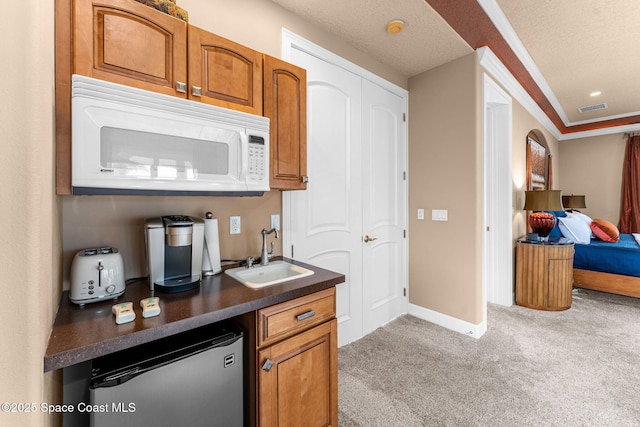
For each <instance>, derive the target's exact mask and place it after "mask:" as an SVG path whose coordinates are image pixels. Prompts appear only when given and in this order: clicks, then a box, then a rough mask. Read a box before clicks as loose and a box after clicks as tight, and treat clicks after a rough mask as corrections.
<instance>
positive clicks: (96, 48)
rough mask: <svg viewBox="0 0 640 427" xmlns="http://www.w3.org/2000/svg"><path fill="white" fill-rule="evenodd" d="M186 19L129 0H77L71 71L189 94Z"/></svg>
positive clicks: (148, 88) (175, 93)
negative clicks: (185, 86) (181, 87)
mask: <svg viewBox="0 0 640 427" xmlns="http://www.w3.org/2000/svg"><path fill="white" fill-rule="evenodd" d="M186 46H187V23H186V22H184V21H181V20H179V19H177V18H174V17H172V16H169V15H166V14H164V13H161V12H159V11H157V10H155V9H152V8H150V7H148V6H145V5H143V4H141V3H137V2H135V1H131V0H76V1H74V17H73V48H74V50H73V52H74V58H73V60H74V63H73V72H74V73H76V74H82V75H85V76H89V77H94V78H97V79H102V80H108V81H111V82H114V83H120V84H124V85H128V86H133V87H138V88H141V89H146V90H152V91H154V92H159V93H164V94H168V95H175V96H179V97H183V98H184V97H186V88H185V90H184V91H182V92H181V90H182V89H178V90H176V85H180V84H181V85H186V83H187V48H186Z"/></svg>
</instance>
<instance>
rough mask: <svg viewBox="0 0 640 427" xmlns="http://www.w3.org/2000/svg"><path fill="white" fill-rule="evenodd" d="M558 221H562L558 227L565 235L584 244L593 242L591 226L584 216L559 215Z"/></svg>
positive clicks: (575, 241)
mask: <svg viewBox="0 0 640 427" xmlns="http://www.w3.org/2000/svg"><path fill="white" fill-rule="evenodd" d="M585 216H586V215H585ZM558 221H560V224H558V227H559V228H560V232H561V233H562V235H563V236H564V237H566V238H567V239H569V240H573V242H574V243H580V244H583V245H588V244H589V243H591V228H590V227H589V224H588V223H587V222H586V221H585V220H584V218H580V217H577V216H574V215H571V216H566V217H559V218H558Z"/></svg>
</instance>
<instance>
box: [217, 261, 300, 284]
mask: <svg viewBox="0 0 640 427" xmlns="http://www.w3.org/2000/svg"><path fill="white" fill-rule="evenodd" d="M225 274H228V275H229V276H231V277H233V278H234V279H236V280H237V281H238V282H240V283H242V284H243V285H245V286H248V287H250V288H263V287H265V286H270V285H275V284H276V283H282V282H287V281H289V280H294V279H299V278H301V277H307V276H311V275H312V274H313V270H309V269H306V268H304V267H301V266H299V265H294V264H291V263H290V262H287V261H272V262H270V263H269V264H268V265H256V266H253V267H251V268H246V267H238V268H231V269H229V270H225Z"/></svg>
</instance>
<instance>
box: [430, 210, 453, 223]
mask: <svg viewBox="0 0 640 427" xmlns="http://www.w3.org/2000/svg"><path fill="white" fill-rule="evenodd" d="M448 217H449V211H448V210H446V209H432V210H431V221H449V218H448Z"/></svg>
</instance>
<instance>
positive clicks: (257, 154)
mask: <svg viewBox="0 0 640 427" xmlns="http://www.w3.org/2000/svg"><path fill="white" fill-rule="evenodd" d="M265 157H266V149H265V142H264V138H263V137H261V136H255V135H249V170H248V176H249V179H251V180H256V181H262V180H263V179H264V178H265V174H266V173H267V171H266V166H265V165H266V158H265Z"/></svg>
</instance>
